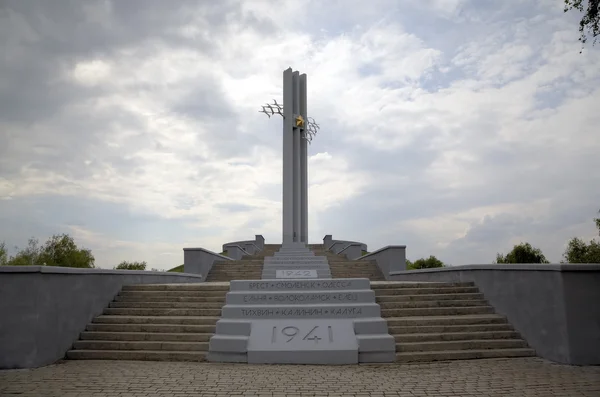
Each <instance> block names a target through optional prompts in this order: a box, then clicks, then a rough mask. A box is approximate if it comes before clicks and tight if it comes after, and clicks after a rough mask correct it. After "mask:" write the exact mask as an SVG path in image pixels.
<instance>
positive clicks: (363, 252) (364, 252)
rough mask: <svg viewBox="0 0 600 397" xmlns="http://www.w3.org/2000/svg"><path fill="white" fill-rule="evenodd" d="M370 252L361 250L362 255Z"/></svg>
mask: <svg viewBox="0 0 600 397" xmlns="http://www.w3.org/2000/svg"><path fill="white" fill-rule="evenodd" d="M368 253H369V251H361V252H360V254H361V255H363V256H364V255H367V254H368Z"/></svg>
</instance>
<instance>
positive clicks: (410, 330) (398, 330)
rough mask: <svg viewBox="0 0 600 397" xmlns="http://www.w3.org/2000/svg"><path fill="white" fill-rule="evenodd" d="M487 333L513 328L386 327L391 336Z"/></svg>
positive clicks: (466, 325)
mask: <svg viewBox="0 0 600 397" xmlns="http://www.w3.org/2000/svg"><path fill="white" fill-rule="evenodd" d="M488 331H513V327H512V326H511V325H510V324H508V323H506V324H465V325H421V326H399V327H388V332H389V333H390V334H391V335H403V334H428V333H433V334H437V333H446V332H449V333H456V332H488Z"/></svg>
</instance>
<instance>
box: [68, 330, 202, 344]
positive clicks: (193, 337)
mask: <svg viewBox="0 0 600 397" xmlns="http://www.w3.org/2000/svg"><path fill="white" fill-rule="evenodd" d="M212 335H213V334H208V333H205V334H200V333H190V332H188V333H167V332H98V331H84V332H82V333H81V336H80V339H81V340H102V341H167V342H169V341H170V342H208V341H209V340H210V337H211V336H212Z"/></svg>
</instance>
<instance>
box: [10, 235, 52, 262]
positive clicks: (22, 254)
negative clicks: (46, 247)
mask: <svg viewBox="0 0 600 397" xmlns="http://www.w3.org/2000/svg"><path fill="white" fill-rule="evenodd" d="M15 249H16V250H17V254H16V255H15V256H11V257H10V258H9V259H8V261H7V262H6V264H7V265H9V266H44V263H43V262H42V261H41V257H40V253H41V248H40V246H39V242H38V240H37V239H36V238H33V237H32V238H30V239H29V240H28V241H27V248H24V249H22V250H19V247H15Z"/></svg>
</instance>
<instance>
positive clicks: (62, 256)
mask: <svg viewBox="0 0 600 397" xmlns="http://www.w3.org/2000/svg"><path fill="white" fill-rule="evenodd" d="M40 257H41V259H40V260H41V261H42V262H43V263H45V264H46V266H64V267H79V268H93V267H94V256H93V255H92V251H90V250H86V249H80V248H77V244H75V241H74V240H73V238H72V237H71V236H69V235H68V234H61V235H54V236H52V237H50V239H48V241H46V244H44V246H43V247H42V250H41V254H40Z"/></svg>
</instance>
